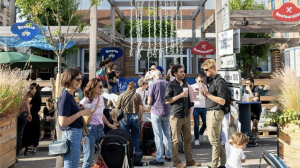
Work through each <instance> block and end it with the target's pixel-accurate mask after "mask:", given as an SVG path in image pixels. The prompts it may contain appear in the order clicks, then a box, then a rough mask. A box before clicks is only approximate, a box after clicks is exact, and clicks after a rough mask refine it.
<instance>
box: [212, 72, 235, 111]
mask: <svg viewBox="0 0 300 168" xmlns="http://www.w3.org/2000/svg"><path fill="white" fill-rule="evenodd" d="M218 80H223V81H224V83H225V85H226V86H227V83H226V81H225V79H224V78H222V77H218V78H217V79H215V80H214V87H216V86H217V81H218ZM225 91H226V98H225V104H224V106H222V105H220V106H221V110H223V112H224V114H225V115H226V114H228V113H230V102H231V92H230V91H229V89H228V88H227V89H226V90H225Z"/></svg>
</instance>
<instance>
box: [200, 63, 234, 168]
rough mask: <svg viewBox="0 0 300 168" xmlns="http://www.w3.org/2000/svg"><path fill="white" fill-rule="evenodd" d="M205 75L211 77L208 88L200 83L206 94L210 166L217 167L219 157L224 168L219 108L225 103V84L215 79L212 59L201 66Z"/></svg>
mask: <svg viewBox="0 0 300 168" xmlns="http://www.w3.org/2000/svg"><path fill="white" fill-rule="evenodd" d="M201 68H203V69H204V73H205V74H206V76H207V77H211V79H212V80H211V81H210V82H209V88H208V90H207V89H206V87H205V86H204V85H203V84H202V87H201V88H202V90H203V93H204V95H206V97H207V98H206V100H205V107H206V108H207V114H206V126H207V134H208V139H209V142H210V144H211V145H212V161H211V167H212V168H217V166H218V164H219V158H220V159H221V166H219V168H225V163H226V155H225V151H224V148H223V147H222V144H221V126H222V121H223V118H224V112H223V110H221V105H224V104H225V98H226V90H225V89H228V88H227V85H226V82H225V81H224V80H221V79H220V80H217V79H219V78H221V77H220V75H219V74H217V71H216V63H215V61H214V60H213V59H208V60H206V61H205V62H204V63H203V64H202V67H201Z"/></svg>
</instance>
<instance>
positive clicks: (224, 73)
mask: <svg viewBox="0 0 300 168" xmlns="http://www.w3.org/2000/svg"><path fill="white" fill-rule="evenodd" d="M218 74H220V76H221V77H222V78H224V79H225V80H226V82H227V83H228V84H238V85H241V84H242V76H241V71H228V70H219V71H218Z"/></svg>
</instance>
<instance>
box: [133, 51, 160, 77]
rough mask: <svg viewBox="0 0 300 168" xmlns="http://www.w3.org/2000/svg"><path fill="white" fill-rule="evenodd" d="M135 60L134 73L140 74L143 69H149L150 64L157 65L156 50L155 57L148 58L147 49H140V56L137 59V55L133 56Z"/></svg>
mask: <svg viewBox="0 0 300 168" xmlns="http://www.w3.org/2000/svg"><path fill="white" fill-rule="evenodd" d="M135 62H136V63H137V65H136V67H137V68H136V69H135V73H136V74H142V73H143V71H144V70H145V69H146V70H148V71H149V69H150V67H151V65H153V64H155V65H159V56H158V51H157V57H156V58H154V57H150V58H148V56H147V51H141V58H140V59H138V56H137V54H136V56H135Z"/></svg>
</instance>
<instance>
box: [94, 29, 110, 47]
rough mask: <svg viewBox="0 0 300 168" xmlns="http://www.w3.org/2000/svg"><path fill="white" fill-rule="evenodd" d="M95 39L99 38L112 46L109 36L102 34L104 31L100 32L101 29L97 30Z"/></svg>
mask: <svg viewBox="0 0 300 168" xmlns="http://www.w3.org/2000/svg"><path fill="white" fill-rule="evenodd" d="M97 37H99V38H101V39H102V40H104V41H106V42H108V43H109V44H112V39H111V38H110V36H109V35H107V34H106V33H104V31H103V30H101V29H98V30H97Z"/></svg>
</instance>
